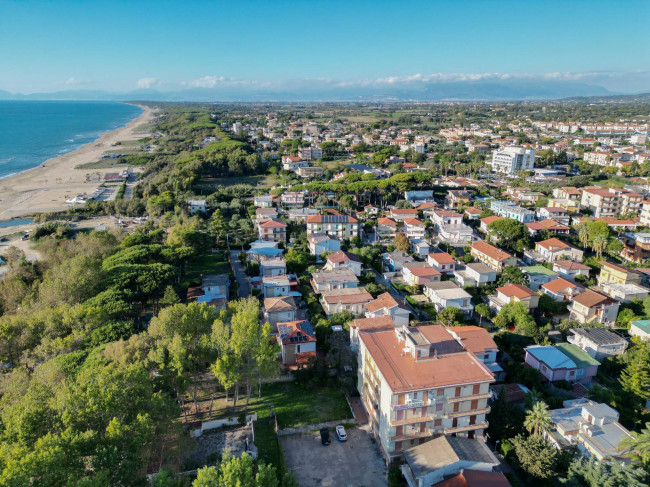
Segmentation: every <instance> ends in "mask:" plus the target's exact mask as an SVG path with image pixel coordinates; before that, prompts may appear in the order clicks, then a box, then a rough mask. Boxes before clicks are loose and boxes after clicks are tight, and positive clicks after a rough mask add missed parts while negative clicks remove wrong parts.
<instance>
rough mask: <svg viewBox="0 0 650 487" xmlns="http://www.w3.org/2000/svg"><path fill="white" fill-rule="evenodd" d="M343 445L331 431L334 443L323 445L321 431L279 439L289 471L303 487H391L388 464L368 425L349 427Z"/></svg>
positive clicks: (332, 430) (331, 429)
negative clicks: (387, 486)
mask: <svg viewBox="0 0 650 487" xmlns="http://www.w3.org/2000/svg"><path fill="white" fill-rule="evenodd" d="M347 434H348V441H346V442H344V443H342V442H340V441H338V439H337V438H336V434H335V433H334V429H333V428H330V440H331V441H332V443H331V444H330V445H327V446H323V445H322V444H321V441H320V434H319V432H318V431H314V432H311V433H303V434H299V435H291V436H283V437H281V438H280V444H281V445H282V451H283V453H284V459H285V462H286V465H287V469H288V470H291V471H292V472H293V473H295V475H296V479H297V480H298V485H300V487H313V486H318V487H321V486H322V487H329V486H332V487H334V486H336V487H375V486H385V485H388V482H387V480H386V474H387V469H386V463H385V462H384V460H383V458H382V456H381V453H380V452H379V446H378V445H377V444H375V443H374V442H373V441H372V440H371V435H370V433H369V427H368V426H362V427H358V428H347Z"/></svg>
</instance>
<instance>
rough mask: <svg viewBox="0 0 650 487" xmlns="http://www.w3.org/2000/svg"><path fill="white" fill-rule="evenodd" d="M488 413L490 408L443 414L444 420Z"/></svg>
mask: <svg viewBox="0 0 650 487" xmlns="http://www.w3.org/2000/svg"><path fill="white" fill-rule="evenodd" d="M489 412H490V408H489V407H486V408H483V409H473V410H471V411H458V412H457V413H454V412H451V413H447V414H445V418H460V417H462V416H474V415H477V414H488V413H489Z"/></svg>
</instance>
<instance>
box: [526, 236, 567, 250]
mask: <svg viewBox="0 0 650 487" xmlns="http://www.w3.org/2000/svg"><path fill="white" fill-rule="evenodd" d="M535 245H539V246H540V247H542V248H543V249H546V250H548V251H550V252H553V251H555V250H561V249H570V248H573V247H571V245H569V244H568V243H565V242H563V241H562V240H560V239H559V238H549V239H548V240H542V241H541V242H537V243H536V244H535Z"/></svg>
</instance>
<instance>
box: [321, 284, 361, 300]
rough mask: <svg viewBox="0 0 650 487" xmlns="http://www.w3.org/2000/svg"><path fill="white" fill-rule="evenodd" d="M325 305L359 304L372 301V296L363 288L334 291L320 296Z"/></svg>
mask: <svg viewBox="0 0 650 487" xmlns="http://www.w3.org/2000/svg"><path fill="white" fill-rule="evenodd" d="M322 296H323V300H324V301H325V302H326V303H327V304H336V303H341V304H359V303H369V302H370V301H372V295H371V294H370V293H369V292H367V291H366V289H365V288H364V287H355V288H351V287H348V288H343V289H334V290H332V291H325V292H323V294H322Z"/></svg>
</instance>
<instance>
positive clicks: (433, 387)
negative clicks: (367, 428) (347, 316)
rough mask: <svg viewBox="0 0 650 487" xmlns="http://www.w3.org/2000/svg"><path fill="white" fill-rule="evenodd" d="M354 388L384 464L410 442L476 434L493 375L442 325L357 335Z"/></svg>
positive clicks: (482, 420)
mask: <svg viewBox="0 0 650 487" xmlns="http://www.w3.org/2000/svg"><path fill="white" fill-rule="evenodd" d="M359 357H363V359H362V360H359V369H358V381H357V388H358V390H359V393H360V395H361V401H362V403H363V405H364V407H365V409H366V411H367V413H368V417H369V418H370V425H371V428H372V432H373V435H374V436H375V437H376V438H377V443H378V444H379V447H380V450H381V452H382V454H383V456H384V458H385V459H386V461H387V462H388V463H390V462H393V461H397V460H399V459H400V458H401V457H402V454H403V453H402V452H403V451H404V450H405V449H407V448H408V447H410V446H411V445H414V444H419V443H422V442H427V441H430V440H433V439H434V438H436V437H438V436H441V435H445V436H452V435H453V436H456V437H464V438H481V437H482V435H483V432H484V430H485V428H486V427H487V421H486V419H485V416H486V414H487V413H488V412H489V407H488V404H487V401H488V399H489V398H490V396H491V394H490V384H491V383H493V382H494V377H493V374H492V373H491V372H490V370H489V369H488V368H487V367H486V365H485V364H484V363H483V362H482V361H481V360H480V359H479V358H477V357H476V356H475V355H474V354H473V353H471V352H469V351H468V350H466V349H465V348H464V347H463V345H462V344H461V343H459V342H458V341H457V340H456V339H455V338H454V337H453V336H452V335H451V334H450V333H449V331H448V330H447V329H446V328H445V327H444V326H442V325H428V326H417V327H402V328H400V329H397V330H395V329H393V330H380V331H370V332H361V333H360V334H359Z"/></svg>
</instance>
